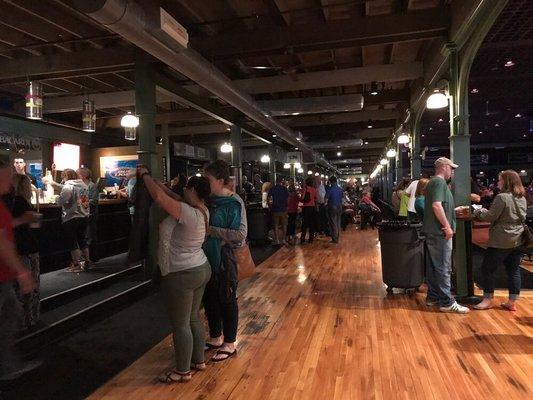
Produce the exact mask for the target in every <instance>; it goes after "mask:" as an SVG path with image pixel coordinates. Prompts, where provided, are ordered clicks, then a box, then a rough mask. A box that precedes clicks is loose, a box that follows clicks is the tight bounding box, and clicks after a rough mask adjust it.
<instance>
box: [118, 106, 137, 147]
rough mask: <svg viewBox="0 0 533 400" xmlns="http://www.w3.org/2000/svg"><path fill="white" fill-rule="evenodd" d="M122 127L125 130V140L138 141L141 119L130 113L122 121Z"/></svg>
mask: <svg viewBox="0 0 533 400" xmlns="http://www.w3.org/2000/svg"><path fill="white" fill-rule="evenodd" d="M120 125H121V126H122V127H123V128H124V139H126V140H136V139H137V127H138V126H139V117H137V116H136V115H133V114H132V113H131V111H128V113H127V114H126V115H124V116H123V117H122V119H121V120H120Z"/></svg>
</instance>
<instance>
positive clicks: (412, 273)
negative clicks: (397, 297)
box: [377, 221, 424, 291]
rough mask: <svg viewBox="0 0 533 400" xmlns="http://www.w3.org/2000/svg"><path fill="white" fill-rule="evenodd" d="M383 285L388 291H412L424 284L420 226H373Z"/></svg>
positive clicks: (396, 223)
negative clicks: (377, 233)
mask: <svg viewBox="0 0 533 400" xmlns="http://www.w3.org/2000/svg"><path fill="white" fill-rule="evenodd" d="M377 226H378V231H379V241H380V243H381V271H382V274H383V282H384V283H385V284H386V285H387V286H388V289H387V290H388V291H392V288H402V289H416V288H418V287H419V286H420V285H421V284H422V283H423V281H424V240H423V238H422V237H421V236H420V228H421V224H410V223H409V222H407V221H387V222H380V223H378V224H377Z"/></svg>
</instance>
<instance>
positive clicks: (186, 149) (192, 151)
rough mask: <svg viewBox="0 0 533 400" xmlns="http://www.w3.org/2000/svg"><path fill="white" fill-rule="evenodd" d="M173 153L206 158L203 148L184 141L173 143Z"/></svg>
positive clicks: (179, 155)
mask: <svg viewBox="0 0 533 400" xmlns="http://www.w3.org/2000/svg"><path fill="white" fill-rule="evenodd" d="M174 155H175V156H177V157H186V158H195V159H208V155H207V152H206V150H205V149H203V148H201V147H197V146H192V145H190V144H186V143H174Z"/></svg>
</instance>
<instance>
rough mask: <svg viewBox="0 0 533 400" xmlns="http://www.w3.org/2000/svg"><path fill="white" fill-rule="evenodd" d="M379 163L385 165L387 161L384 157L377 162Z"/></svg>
mask: <svg viewBox="0 0 533 400" xmlns="http://www.w3.org/2000/svg"><path fill="white" fill-rule="evenodd" d="M379 163H380V164H381V165H387V164H388V163H389V161H388V160H387V159H386V158H382V159H381V161H380V162H379Z"/></svg>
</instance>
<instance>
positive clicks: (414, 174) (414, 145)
mask: <svg viewBox="0 0 533 400" xmlns="http://www.w3.org/2000/svg"><path fill="white" fill-rule="evenodd" d="M413 118H414V120H413V122H412V123H411V124H410V127H411V129H410V136H411V179H420V173H421V172H422V158H421V157H420V120H421V118H422V112H419V113H417V114H416V115H414V116H413Z"/></svg>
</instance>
